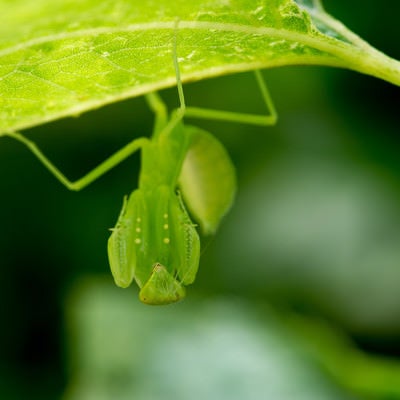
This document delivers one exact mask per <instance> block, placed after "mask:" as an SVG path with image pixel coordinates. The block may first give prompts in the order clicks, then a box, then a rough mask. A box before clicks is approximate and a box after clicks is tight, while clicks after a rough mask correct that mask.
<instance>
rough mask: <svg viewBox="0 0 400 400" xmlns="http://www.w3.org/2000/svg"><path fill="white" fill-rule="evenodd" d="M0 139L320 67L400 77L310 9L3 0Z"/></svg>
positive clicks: (314, 4)
mask: <svg viewBox="0 0 400 400" xmlns="http://www.w3.org/2000/svg"><path fill="white" fill-rule="evenodd" d="M0 12H1V15H2V25H1V27H0V38H1V40H0V93H1V98H0V133H1V132H6V131H13V130H17V129H22V128H27V127H31V126H34V125H38V124H42V123H44V122H46V121H50V120H54V119H57V118H60V117H65V116H71V115H76V114H79V113H81V112H84V111H87V110H90V109H93V108H96V107H100V106H102V105H105V104H107V103H112V102H115V101H118V100H121V99H124V98H129V97H132V96H137V95H141V94H143V93H146V92H149V91H152V90H156V89H161V88H165V87H168V86H172V85H174V84H175V80H176V79H175V72H174V68H173V63H172V48H173V42H174V40H175V38H176V42H177V57H178V60H179V66H180V69H181V71H182V80H183V81H184V82H186V81H190V80H197V79H203V78H206V77H212V76H218V75H222V74H227V73H234V72H238V71H247V70H252V69H255V68H268V67H276V66H282V65H292V64H318V65H329V66H336V67H344V68H350V69H354V70H356V71H359V72H363V73H367V74H370V75H374V76H377V77H379V78H382V79H385V80H388V81H390V82H392V83H394V84H397V85H399V84H400V67H399V65H400V64H399V63H398V62H397V61H394V60H392V59H390V58H389V57H387V56H385V55H383V54H382V53H380V52H378V51H377V50H375V49H373V48H372V47H370V46H369V45H368V44H366V43H365V42H363V41H362V40H361V39H360V38H358V37H357V36H356V35H354V34H353V33H351V32H350V31H349V30H347V29H346V28H345V27H344V26H343V25H341V24H340V23H339V22H338V21H336V20H334V19H333V18H332V17H330V16H329V15H327V14H326V13H325V12H324V10H323V9H322V7H321V6H320V2H319V1H310V0H301V1H300V0H298V1H297V2H295V1H293V0H231V1H226V0H216V1H209V0H199V1H196V2H191V1H187V0H185V1H183V0H175V1H170V0H158V1H153V0H142V1H141V2H133V1H130V0H112V1H110V0H109V1H101V2H99V1H94V0H79V1H78V0H60V1H56V2H54V1H50V0H35V1H33V0H31V1H26V0H15V1H10V0H0Z"/></svg>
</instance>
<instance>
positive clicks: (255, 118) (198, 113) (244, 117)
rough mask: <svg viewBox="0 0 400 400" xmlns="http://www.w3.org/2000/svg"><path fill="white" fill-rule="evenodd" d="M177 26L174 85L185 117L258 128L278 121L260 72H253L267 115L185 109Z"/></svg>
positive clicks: (174, 44) (174, 49) (207, 109)
mask: <svg viewBox="0 0 400 400" xmlns="http://www.w3.org/2000/svg"><path fill="white" fill-rule="evenodd" d="M178 24H179V21H177V22H176V24H175V34H174V40H173V60H174V68H175V75H176V84H177V88H178V95H179V102H180V107H179V108H180V109H181V110H182V111H183V113H184V116H185V117H191V118H199V119H211V120H219V121H228V122H238V123H243V124H250V125H259V126H269V125H275V124H276V122H277V120H278V114H277V112H276V109H275V106H274V103H273V101H272V98H271V95H270V93H269V91H268V88H267V85H266V83H265V81H264V78H263V76H262V73H261V71H260V70H258V69H257V70H254V75H255V79H256V82H257V85H258V87H259V89H260V92H261V96H262V98H263V100H264V103H265V105H266V108H267V110H268V114H267V115H256V114H249V113H237V112H232V111H223V110H213V109H209V108H201V107H187V106H186V104H185V98H184V95H183V87H182V79H181V74H180V70H179V62H178V57H177V34H178Z"/></svg>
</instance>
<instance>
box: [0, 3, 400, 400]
mask: <svg viewBox="0 0 400 400" xmlns="http://www.w3.org/2000/svg"><path fill="white" fill-rule="evenodd" d="M325 5H326V8H327V10H328V11H329V12H330V13H331V14H333V15H334V16H336V17H337V18H339V19H341V20H342V21H343V22H344V23H345V24H346V25H347V26H348V27H349V28H351V29H352V30H353V31H355V32H356V33H358V34H360V35H361V36H362V37H363V38H364V39H366V40H367V41H369V42H370V43H371V44H372V45H374V46H375V47H377V48H379V49H380V50H382V51H384V52H386V53H387V54H389V55H391V56H392V57H394V58H397V59H400V47H399V45H398V37H399V28H398V20H397V19H398V15H399V12H400V3H399V2H398V1H394V0H393V1H389V2H385V6H384V7H383V6H382V4H381V3H378V2H376V1H362V2H361V1H358V2H344V1H341V2H338V1H334V0H330V1H328V0H326V1H325ZM361 7H362V8H361ZM264 76H265V78H266V80H267V83H268V85H269V88H270V90H271V93H272V96H273V98H274V101H275V105H276V107H277V109H278V112H279V118H280V119H279V123H278V124H277V126H275V127H272V128H267V129H265V128H255V127H248V126H241V125H235V124H226V123H216V122H209V123H208V122H206V121H201V122H197V121H196V124H198V125H199V126H202V127H203V128H205V129H208V130H210V131H211V132H213V133H214V134H215V135H216V136H217V137H218V138H219V139H220V140H221V141H222V142H223V143H224V144H225V145H226V147H227V148H228V150H229V152H230V154H231V156H232V158H233V160H234V162H235V165H236V166H237V173H238V178H239V192H238V196H237V201H236V203H235V205H234V208H233V209H232V211H231V212H230V214H229V215H228V216H227V217H226V218H225V220H224V222H223V224H222V226H221V229H220V231H219V232H218V234H217V235H216V237H215V238H213V239H212V240H206V245H205V246H204V247H205V250H204V253H203V256H202V260H201V265H200V271H199V274H198V278H197V280H196V282H195V284H194V285H192V287H190V288H188V298H187V299H186V300H184V302H182V303H178V304H176V305H173V306H168V307H161V308H154V307H148V306H144V305H142V304H140V303H139V301H138V299H137V289H136V288H130V289H127V290H122V289H118V288H116V287H114V286H113V284H112V278H111V275H110V274H109V271H108V268H109V267H108V262H107V254H106V241H107V238H108V235H109V231H108V228H110V227H112V226H113V225H114V224H115V221H116V219H117V216H118V213H119V210H120V207H121V205H122V198H123V196H124V195H125V194H128V193H129V192H130V191H131V190H132V189H133V188H134V187H135V185H136V182H137V174H138V166H139V156H138V155H135V156H133V157H131V158H130V159H129V160H127V161H125V162H124V163H123V164H121V165H120V166H119V167H117V168H115V169H114V170H113V171H111V172H110V173H108V174H107V175H106V176H104V177H103V178H101V179H100V180H99V181H98V182H96V183H94V184H93V185H91V186H89V187H88V188H87V189H85V190H84V191H82V192H79V193H72V192H69V191H67V190H66V189H65V188H64V187H62V186H61V185H60V184H59V183H58V182H57V181H55V180H54V178H53V177H52V176H50V175H49V173H48V172H47V171H46V170H44V168H43V167H42V166H41V165H40V164H39V163H38V162H37V161H36V159H34V157H33V156H32V155H31V154H30V153H29V152H28V151H27V150H26V149H25V148H23V147H22V146H21V145H20V144H18V143H16V142H13V141H12V140H8V139H2V140H1V143H0V144H1V145H0V179H1V188H0V193H1V203H0V204H1V207H0V221H1V233H0V258H1V261H0V263H1V267H2V275H1V278H0V279H1V281H0V288H1V290H0V296H1V299H0V318H1V329H0V335H1V337H0V398H1V399H54V398H61V397H62V398H63V399H65V400H75V399H79V400H80V399H138V400H148V399H188V398H190V399H200V398H207V399H224V398H227V399H228V398H229V399H253V398H254V399H280V400H281V399H288V400H289V399H290V400H292V399H307V400H309V399H314V398H315V399H364V398H365V399H370V398H371V399H375V398H376V399H396V398H400V367H399V365H400V158H399V156H398V155H399V149H400V138H399V128H398V109H399V104H400V89H399V88H398V87H394V86H391V85H389V84H387V83H385V82H381V81H378V80H376V79H374V78H370V77H367V76H362V75H359V74H356V73H353V72H350V71H343V70H334V69H328V68H322V67H305V66H303V67H290V68H281V69H275V70H269V71H265V72H264ZM184 90H185V95H186V100H187V103H188V104H190V105H199V106H202V105H203V106H207V107H215V108H222V109H228V110H238V111H250V112H258V113H260V112H263V111H264V109H263V105H262V102H261V99H260V98H259V95H258V92H257V87H256V85H255V83H254V81H253V77H252V75H251V74H241V75H235V76H230V77H223V78H219V79H215V80H210V81H204V82H198V83H193V84H187V85H185V87H184ZM162 96H163V98H164V99H165V100H166V101H167V102H168V104H169V105H170V106H171V107H174V106H176V105H177V93H176V89H170V90H167V91H164V92H163V93H162ZM151 128H152V115H151V113H150V112H149V111H148V110H147V108H146V106H145V104H144V101H143V99H140V98H139V99H133V100H130V101H126V102H121V103H118V104H114V105H112V106H108V107H105V108H102V109H100V110H97V111H94V112H91V113H87V114H85V115H82V116H80V117H79V118H75V119H65V120H62V121H58V122H54V123H51V124H47V125H46V126H41V127H38V128H35V129H31V130H29V131H26V132H25V133H26V134H27V135H29V137H30V138H32V139H33V140H35V141H36V142H37V143H38V144H39V146H40V147H41V148H42V149H43V150H44V151H45V152H46V154H47V155H48V156H49V157H50V158H51V159H52V160H54V161H55V163H56V164H57V165H58V166H59V167H60V169H62V170H63V171H64V172H65V173H66V174H67V176H69V177H71V178H78V177H80V176H81V175H82V174H84V173H85V172H86V171H88V170H89V169H91V168H93V167H94V166H95V165H97V164H98V163H99V162H100V161H102V160H104V159H105V158H106V157H107V156H108V155H109V154H110V153H112V152H114V151H115V150H117V149H119V148H120V147H121V146H123V145H124V144H125V143H127V142H128V141H129V140H131V138H132V137H133V136H134V135H137V136H141V135H143V134H147V133H148V132H150V131H151Z"/></svg>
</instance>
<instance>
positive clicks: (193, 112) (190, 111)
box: [185, 70, 278, 126]
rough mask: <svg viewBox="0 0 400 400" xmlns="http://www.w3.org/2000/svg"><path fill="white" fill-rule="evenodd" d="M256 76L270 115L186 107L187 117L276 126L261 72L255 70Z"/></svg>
mask: <svg viewBox="0 0 400 400" xmlns="http://www.w3.org/2000/svg"><path fill="white" fill-rule="evenodd" d="M254 75H255V78H256V81H257V84H258V87H259V89H260V92H261V95H262V98H263V100H264V103H265V105H266V107H267V110H268V114H266V115H257V114H251V113H237V112H232V111H223V110H212V109H208V108H200V107H186V112H185V117H191V118H199V119H211V120H218V121H228V122H237V123H243V124H249V125H258V126H270V125H275V124H276V122H277V120H278V115H277V112H276V109H275V106H274V103H273V101H272V99H271V95H270V93H269V91H268V88H267V85H266V83H265V81H264V78H263V76H262V73H261V71H259V70H255V71H254Z"/></svg>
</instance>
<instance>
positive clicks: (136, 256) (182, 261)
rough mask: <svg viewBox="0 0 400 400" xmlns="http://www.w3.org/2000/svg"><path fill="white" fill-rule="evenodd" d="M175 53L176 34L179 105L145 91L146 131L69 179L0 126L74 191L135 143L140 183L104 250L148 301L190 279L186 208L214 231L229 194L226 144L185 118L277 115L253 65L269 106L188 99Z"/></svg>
mask: <svg viewBox="0 0 400 400" xmlns="http://www.w3.org/2000/svg"><path fill="white" fill-rule="evenodd" d="M176 54H177V51H176V40H175V41H174V43H173V49H172V55H173V57H172V58H173V64H174V69H175V74H176V84H177V90H178V97H179V104H180V105H179V107H178V108H177V109H175V110H173V111H172V112H170V113H168V112H167V107H166V105H165V104H164V102H163V101H162V99H161V97H160V96H159V94H158V93H156V92H153V93H149V94H146V95H145V97H146V101H147V103H148V105H149V107H150V109H151V110H152V111H153V112H154V115H155V123H154V128H153V132H152V135H151V137H150V138H147V137H140V138H135V139H133V140H132V141H131V142H130V143H128V144H127V145H126V146H125V147H123V148H122V149H120V150H118V151H117V152H116V153H114V154H113V155H111V156H110V157H109V158H107V159H106V160H105V161H103V162H102V163H101V164H99V165H98V166H97V167H95V168H94V169H93V170H92V171H90V172H88V173H87V174H86V175H84V176H83V177H82V178H80V179H78V180H76V181H70V180H69V179H68V178H67V177H66V176H65V175H64V174H63V173H62V172H61V171H60V170H59V169H58V168H57V167H56V166H55V165H54V164H53V163H52V162H51V161H50V160H49V159H48V158H47V157H46V156H45V155H44V153H43V152H42V151H41V150H40V149H39V148H38V147H37V145H36V144H35V143H34V142H32V141H31V140H29V139H28V138H26V137H25V136H23V135H22V134H21V133H18V132H8V133H4V134H2V135H3V136H9V137H11V138H13V139H15V140H17V141H19V142H21V143H22V144H24V145H25V146H27V147H28V148H29V149H30V150H31V151H32V153H33V154H34V155H35V156H36V157H37V158H38V159H39V161H40V162H41V163H42V164H43V165H44V166H45V167H46V168H47V169H48V170H49V171H50V172H51V173H52V174H53V175H54V176H55V177H56V178H57V179H58V180H59V181H60V182H61V183H62V184H63V185H64V186H66V187H67V188H68V189H70V190H75V191H79V190H81V189H83V188H85V187H86V186H88V185H89V184H91V183H92V182H93V181H95V180H96V179H98V178H99V177H100V176H102V175H103V174H105V173H106V172H107V171H109V170H110V169H112V168H114V167H115V166H117V165H118V164H119V163H121V162H122V161H123V160H125V159H126V158H127V157H129V156H130V155H132V154H133V153H135V152H136V151H138V150H141V171H140V175H139V183H138V188H137V189H135V190H134V191H133V192H132V193H131V195H130V196H128V197H125V198H124V201H123V206H122V210H121V212H120V214H119V217H118V220H117V223H116V225H115V227H114V228H113V229H111V235H110V238H109V240H108V258H109V263H110V268H111V272H112V275H113V277H114V280H115V283H116V285H118V286H120V287H122V288H126V287H128V286H130V284H131V283H132V281H133V280H135V281H136V283H137V284H138V286H139V288H140V292H139V298H140V300H141V301H142V302H143V303H145V304H151V305H160V304H169V303H173V302H176V301H178V300H180V299H182V298H183V297H185V286H187V285H189V284H191V283H193V281H194V280H195V277H196V273H197V270H198V266H199V258H200V239H199V233H198V228H197V225H195V224H194V223H193V222H192V219H191V216H192V217H193V218H194V219H195V220H196V222H197V223H198V224H199V228H200V230H201V231H202V233H203V234H205V235H208V234H213V233H215V231H216V229H217V227H218V225H219V222H220V220H221V218H222V217H223V216H224V215H225V214H226V212H227V211H228V210H229V208H230V206H231V204H232V201H233V197H234V194H235V188H236V181H235V172H234V167H233V165H232V162H231V160H230V158H229V156H228V154H227V152H226V151H225V149H224V147H223V146H222V145H221V143H220V142H219V141H218V140H217V139H216V138H215V137H214V136H212V135H211V134H210V133H208V132H206V131H204V130H202V129H200V128H198V127H195V126H191V125H187V124H186V123H184V119H186V118H198V119H212V120H220V121H228V122H237V123H245V124H253V125H259V126H268V125H274V124H275V123H276V121H277V113H276V111H275V107H274V105H273V103H272V100H271V97H270V95H269V92H268V90H267V87H266V85H265V82H264V80H263V77H262V75H261V72H260V71H258V70H256V71H254V74H255V78H256V81H257V84H258V86H259V89H260V91H261V95H262V97H263V100H264V102H265V104H266V107H267V109H268V110H269V113H268V114H266V115H253V114H243V113H235V112H229V111H221V110H212V109H206V108H197V107H187V106H186V103H185V98H184V93H183V87H182V81H181V76H180V70H179V64H178V59H177V55H176ZM189 214H190V215H189Z"/></svg>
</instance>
